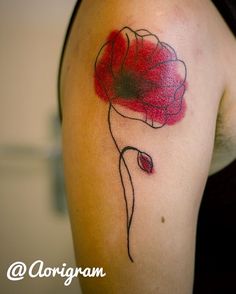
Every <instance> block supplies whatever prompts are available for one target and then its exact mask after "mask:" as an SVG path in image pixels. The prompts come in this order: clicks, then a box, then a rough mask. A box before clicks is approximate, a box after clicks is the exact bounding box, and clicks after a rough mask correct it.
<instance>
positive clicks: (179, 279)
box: [61, 0, 236, 294]
mask: <svg viewBox="0 0 236 294" xmlns="http://www.w3.org/2000/svg"><path fill="white" fill-rule="evenodd" d="M125 25H128V26H129V27H134V28H135V29H138V28H140V27H145V28H148V29H149V30H151V31H153V32H155V34H157V35H158V37H159V38H160V39H161V40H162V41H166V42H167V43H168V44H171V45H172V46H173V47H174V48H175V50H176V52H178V57H179V58H180V59H183V60H184V61H185V63H186V65H187V69H188V79H187V82H188V89H187V91H186V95H185V99H186V103H187V110H186V114H185V117H184V119H183V120H182V121H181V122H179V123H178V124H176V125H175V126H171V127H167V128H163V129H162V130H161V131H157V132H154V131H153V130H150V129H149V128H147V127H145V126H144V125H142V124H135V123H133V122H131V121H127V120H123V119H122V118H121V117H120V116H119V115H114V116H113V121H112V124H113V129H114V132H115V135H116V137H117V138H118V141H119V142H120V144H126V145H127V144H129V143H130V142H131V143H132V144H136V145H137V144H138V145H139V146H141V147H142V150H148V151H150V152H151V154H152V155H153V158H154V161H155V164H156V167H155V168H156V172H155V174H153V175H152V177H144V176H143V175H142V174H141V173H140V171H139V170H138V169H137V168H136V165H135V163H134V161H133V158H132V156H131V157H130V158H129V159H128V164H129V166H130V168H131V170H132V175H133V177H134V179H135V188H136V191H137V201H136V202H137V209H136V212H135V218H134V221H133V225H132V235H131V238H132V252H133V255H134V256H135V263H130V262H129V259H128V258H127V251H126V247H125V238H126V232H125V227H124V223H125V212H124V202H123V198H122V189H121V186H120V179H119V176H118V174H117V150H116V149H115V146H114V143H113V142H112V140H111V137H110V134H109V130H108V127H107V105H106V104H105V103H104V102H103V101H101V100H99V98H98V97H97V95H96V92H95V90H94V82H93V77H94V60H95V58H96V55H97V52H98V50H99V48H101V45H102V44H103V43H104V41H105V40H106V37H107V35H108V34H109V33H110V32H111V31H112V30H114V29H119V28H121V27H123V26H125ZM235 50H236V43H235V38H234V36H233V35H232V33H231V32H230V30H229V29H228V27H227V26H226V24H225V23H224V21H223V20H222V18H221V16H220V15H219V13H218V12H217V10H216V9H215V7H214V6H213V5H212V4H211V2H210V1H187V0H182V1H129V2H127V1H122V0H120V1H105V0H104V1H90V0H85V1H83V3H82V6H81V8H80V10H79V12H78V14H77V16H76V19H75V22H74V25H73V29H72V33H71V36H70V39H69V43H68V46H67V50H66V54H65V58H64V62H63V70H62V76H61V96H62V109H63V144H64V162H65V176H66V182H67V191H68V202H69V207H70V216H71V223H72V230H73V236H74V244H75V253H76V257H77V261H78V264H79V265H80V266H95V265H96V266H102V267H104V270H105V271H106V272H107V276H106V278H103V279H93V280H91V279H90V280H88V279H81V285H82V288H83V291H84V293H115V294H116V293H122V294H123V293H127V294H132V293H135V294H139V293H147V294H149V293H150V294H151V293H181V294H183V293H191V291H192V284H193V271H194V253H195V235H196V224H197V215H198V210H199V206H200V202H201V197H202V193H203V190H204V187H205V183H206V180H207V177H208V175H209V174H213V173H215V172H217V171H218V170H220V169H222V168H224V167H225V166H227V165H228V164H229V163H230V162H231V161H233V160H234V159H235V158H236V115H235V113H236V86H235V82H234V77H235V76H236V60H235V57H234V56H235ZM215 133H216V136H215Z"/></svg>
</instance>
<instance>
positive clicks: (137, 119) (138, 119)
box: [111, 105, 166, 129]
mask: <svg viewBox="0 0 236 294" xmlns="http://www.w3.org/2000/svg"><path fill="white" fill-rule="evenodd" d="M111 107H112V108H113V109H114V110H115V112H116V113H118V114H119V115H120V116H122V117H124V118H128V119H131V120H136V121H140V122H142V123H145V124H146V125H148V126H150V127H151V128H153V129H160V128H162V127H163V126H164V125H165V124H166V122H165V123H164V124H162V125H161V126H157V127H154V126H151V125H150V124H149V123H147V122H146V121H144V120H142V119H141V118H133V117H131V116H126V115H124V114H122V113H121V112H119V111H118V110H117V109H116V108H115V107H114V106H113V105H112V106H111Z"/></svg>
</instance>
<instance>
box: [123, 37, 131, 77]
mask: <svg viewBox="0 0 236 294" xmlns="http://www.w3.org/2000/svg"><path fill="white" fill-rule="evenodd" d="M125 35H126V38H127V48H126V52H125V56H124V59H123V62H122V65H121V72H123V69H124V64H125V61H126V58H127V56H128V53H129V47H130V40H129V36H128V35H127V34H125Z"/></svg>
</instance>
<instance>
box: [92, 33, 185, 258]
mask: <svg viewBox="0 0 236 294" xmlns="http://www.w3.org/2000/svg"><path fill="white" fill-rule="evenodd" d="M186 76H187V69H186V65H185V63H184V62H183V61H182V60H180V59H178V58H177V55H176V52H175V50H174V49H173V48H172V47H171V46H170V45H168V44H166V43H164V42H161V41H160V40H159V39H158V37H157V36H156V35H155V34H152V33H151V32H149V31H148V30H145V29H140V30H136V31H134V30H132V29H131V28H129V27H123V28H122V29H121V30H119V31H118V30H115V31H113V32H111V33H110V35H109V36H108V38H107V41H106V43H105V44H104V45H103V46H102V47H101V49H100V50H99V52H98V55H97V57H96V61H95V74H94V85H95V91H96V93H97V95H98V96H99V97H100V98H101V99H102V100H103V101H105V102H107V103H108V105H109V108H108V126H109V131H110V134H111V137H112V139H113V141H114V144H115V146H116V149H117V150H118V153H119V175H120V180H121V185H122V188H123V194H124V200H125V207H126V228H127V252H128V257H129V259H130V261H132V262H133V261H134V260H133V257H132V254H131V249H130V233H131V225H132V219H133V215H134V209H135V191H134V185H133V180H132V177H131V173H130V170H129V167H128V165H127V163H126V161H125V158H124V154H125V153H126V152H136V154H137V166H138V167H139V168H140V169H141V170H142V171H143V172H144V173H145V174H149V175H151V174H152V173H153V171H154V169H153V168H154V164H153V160H152V157H151V156H150V155H149V154H147V153H146V152H144V151H141V150H139V149H137V148H136V147H133V146H125V147H124V148H122V149H121V148H120V147H119V146H118V144H117V141H116V138H115V137H114V135H113V132H112V125H111V116H112V113H113V112H114V111H115V112H116V113H117V114H118V115H120V116H122V117H124V118H127V119H131V120H136V121H140V122H142V123H145V124H146V125H147V126H149V127H151V128H153V129H159V128H162V127H164V126H165V125H174V124H175V123H177V122H179V121H180V120H181V119H182V118H183V117H184V114H185V111H186V103H185V100H184V93H185V89H186ZM124 173H126V178H127V179H128V182H129V184H130V187H131V189H129V191H131V195H128V194H130V192H129V193H128V189H127V181H124ZM125 182H126V183H125ZM129 203H131V205H129Z"/></svg>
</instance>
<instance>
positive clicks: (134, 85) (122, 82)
mask: <svg viewBox="0 0 236 294" xmlns="http://www.w3.org/2000/svg"><path fill="white" fill-rule="evenodd" d="M115 93H116V96H117V97H122V98H126V99H137V98H139V97H140V96H141V87H140V81H139V79H138V78H137V76H135V75H134V74H133V73H130V72H127V71H122V72H121V73H120V74H119V75H118V77H117V78H116V79H115Z"/></svg>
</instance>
